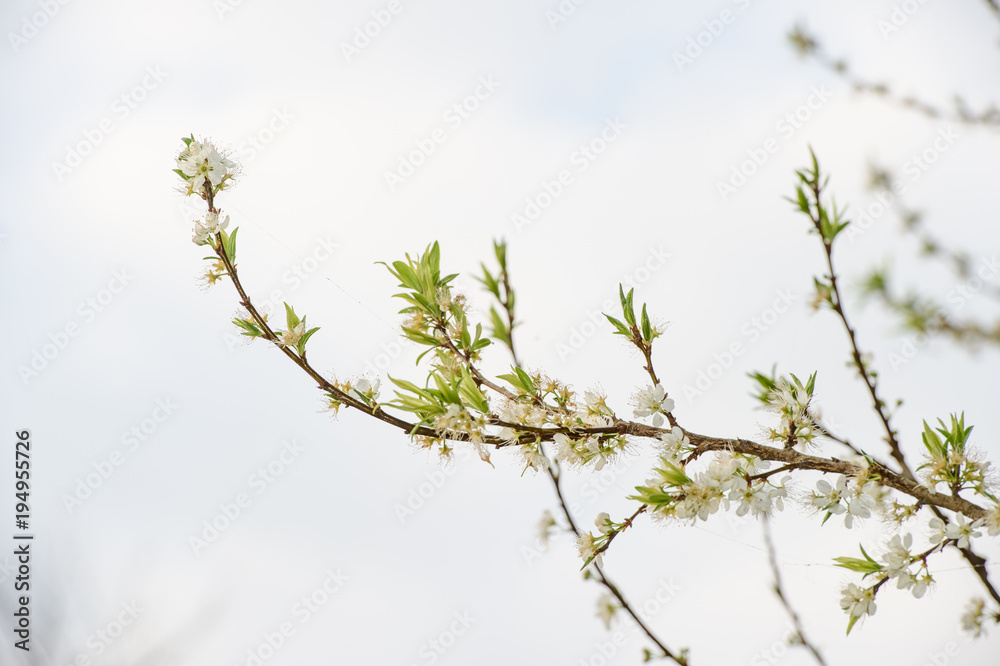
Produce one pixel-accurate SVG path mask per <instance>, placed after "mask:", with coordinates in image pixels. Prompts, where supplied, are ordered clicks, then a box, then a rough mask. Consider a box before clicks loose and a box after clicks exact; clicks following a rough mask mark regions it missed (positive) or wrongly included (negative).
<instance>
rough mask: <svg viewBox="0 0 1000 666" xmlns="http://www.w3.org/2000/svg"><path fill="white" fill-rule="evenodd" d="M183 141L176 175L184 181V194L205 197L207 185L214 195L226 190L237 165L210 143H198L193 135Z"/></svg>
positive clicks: (178, 156) (175, 171) (175, 170)
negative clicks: (183, 145)
mask: <svg viewBox="0 0 1000 666" xmlns="http://www.w3.org/2000/svg"><path fill="white" fill-rule="evenodd" d="M183 141H184V144H185V147H184V149H183V150H181V152H180V153H179V154H178V155H177V168H176V169H174V173H176V174H177V175H179V176H180V177H181V178H183V179H184V194H185V195H187V196H190V195H192V194H197V195H199V196H202V197H204V196H205V184H206V183H207V184H209V185H210V186H211V187H212V192H213V193H215V192H219V191H220V190H223V189H225V188H226V186H227V185H228V184H229V182H230V180H231V179H232V178H233V177H234V175H235V173H236V163H235V162H233V161H232V160H230V159H229V158H227V157H226V156H225V155H223V154H222V153H221V152H219V150H218V149H217V148H216V147H215V146H214V145H213V144H212V143H210V142H208V141H196V140H195V138H194V136H193V135H192V136H191V138H189V139H183Z"/></svg>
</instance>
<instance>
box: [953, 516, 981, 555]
mask: <svg viewBox="0 0 1000 666" xmlns="http://www.w3.org/2000/svg"><path fill="white" fill-rule="evenodd" d="M982 526H983V521H982V519H979V520H977V521H975V522H972V523H970V522H969V519H968V518H966V517H965V516H963V515H962V514H958V515H956V516H955V519H954V520H953V521H952V522H950V523H948V527H947V528H945V534H946V535H947V536H948V538H949V539H955V540H957V541H958V547H959V548H968V547H969V539H974V538H976V537H981V536H982V535H983V533H982V532H979V531H978V528H980V527H982Z"/></svg>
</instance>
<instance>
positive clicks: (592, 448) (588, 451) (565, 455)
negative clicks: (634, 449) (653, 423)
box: [553, 433, 628, 471]
mask: <svg viewBox="0 0 1000 666" xmlns="http://www.w3.org/2000/svg"><path fill="white" fill-rule="evenodd" d="M553 439H554V440H555V443H556V447H557V449H556V456H557V457H558V458H559V460H561V461H562V462H565V463H566V464H567V465H570V466H571V467H582V466H584V465H590V464H593V466H594V469H595V470H596V471H601V470H602V469H604V465H606V464H607V463H608V461H611V460H614V459H615V458H616V457H617V456H618V455H619V454H621V453H622V452H623V451H624V450H625V447H626V446H628V440H627V439H626V438H625V437H623V436H619V435H612V436H603V435H602V436H598V435H590V436H584V437H571V436H570V435H566V434H563V433H558V434H557V435H555V437H554V438H553Z"/></svg>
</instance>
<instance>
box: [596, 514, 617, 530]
mask: <svg viewBox="0 0 1000 666" xmlns="http://www.w3.org/2000/svg"><path fill="white" fill-rule="evenodd" d="M610 523H611V516H609V515H608V514H607V513H605V512H604V511H602V512H600V513H599V514H597V518H596V519H594V524H595V525H597V529H599V530H600V531H601V534H608V533H609V532H613V531H614V528H613V527H611V524H610Z"/></svg>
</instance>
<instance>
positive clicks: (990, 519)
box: [983, 504, 1000, 536]
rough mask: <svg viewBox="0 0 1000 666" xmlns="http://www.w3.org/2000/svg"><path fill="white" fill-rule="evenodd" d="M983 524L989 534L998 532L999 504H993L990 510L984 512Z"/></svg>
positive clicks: (999, 525) (994, 534)
mask: <svg viewBox="0 0 1000 666" xmlns="http://www.w3.org/2000/svg"><path fill="white" fill-rule="evenodd" d="M983 525H984V526H985V527H986V533H987V534H989V535H990V536H996V535H998V534H1000V504H994V505H993V508H992V509H991V510H990V512H989V513H987V514H986V518H985V519H984V521H983Z"/></svg>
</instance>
